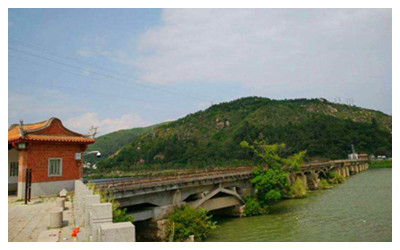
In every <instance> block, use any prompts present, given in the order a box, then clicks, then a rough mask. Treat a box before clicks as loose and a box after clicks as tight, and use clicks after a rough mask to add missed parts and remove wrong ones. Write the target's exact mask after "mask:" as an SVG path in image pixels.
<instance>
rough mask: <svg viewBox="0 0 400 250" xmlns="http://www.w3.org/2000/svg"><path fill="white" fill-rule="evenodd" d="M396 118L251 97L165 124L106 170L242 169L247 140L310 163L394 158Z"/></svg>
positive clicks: (314, 102)
mask: <svg viewBox="0 0 400 250" xmlns="http://www.w3.org/2000/svg"><path fill="white" fill-rule="evenodd" d="M391 130H392V117H391V116H389V115H386V114H384V113H382V112H378V111H374V110H369V109H364V108H359V107H355V106H348V105H343V104H336V103H330V102H328V101H327V100H325V99H295V100H271V99H268V98H260V97H247V98H241V99H238V100H234V101H231V102H227V103H221V104H218V105H213V106H211V107H210V108H208V109H206V110H205V111H199V112H196V113H194V114H190V115H187V116H186V117H184V118H182V119H179V120H177V121H174V122H170V123H168V124H161V125H158V126H157V127H155V128H151V129H150V131H147V132H144V133H142V134H140V135H138V136H137V137H135V138H134V139H133V140H132V141H131V142H130V143H129V145H126V146H125V147H123V148H122V149H121V150H119V152H118V153H116V154H114V155H113V156H111V157H109V158H108V159H103V160H102V161H101V162H100V163H99V165H100V166H101V168H102V169H103V170H106V169H110V170H111V169H113V170H115V169H120V170H131V169H139V168H148V167H150V166H163V167H171V166H174V167H190V166H196V167H201V166H217V165H224V166H226V165H230V166H233V165H240V164H244V163H246V162H248V161H249V160H250V159H251V154H250V153H249V151H248V150H246V149H243V148H241V147H240V146H239V143H240V142H241V141H244V140H246V141H248V142H252V141H254V140H266V141H267V142H269V143H280V142H284V143H286V144H287V146H288V149H289V151H290V152H297V151H301V150H307V157H308V159H309V160H310V159H312V158H319V159H338V158H346V157H347V154H348V153H350V152H351V144H353V145H354V146H355V148H356V150H357V151H358V152H363V153H369V154H370V153H375V152H376V151H379V152H383V153H386V154H391V148H392V137H391Z"/></svg>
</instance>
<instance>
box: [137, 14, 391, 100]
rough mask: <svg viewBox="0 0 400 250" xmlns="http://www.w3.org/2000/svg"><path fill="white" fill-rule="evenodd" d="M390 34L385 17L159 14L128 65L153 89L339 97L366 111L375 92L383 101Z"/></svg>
mask: <svg viewBox="0 0 400 250" xmlns="http://www.w3.org/2000/svg"><path fill="white" fill-rule="evenodd" d="M391 28H392V27H391V10H390V9H302V10H300V9H211V10H210V9H165V10H163V14H162V22H161V25H160V26H158V27H155V28H151V29H150V30H148V31H147V32H146V33H145V34H143V35H142V36H141V37H140V39H139V41H138V43H137V44H138V50H139V52H140V53H141V57H140V59H139V60H137V61H136V62H135V63H134V65H135V67H136V68H138V69H139V70H140V80H141V81H144V82H150V83H156V84H176V83H186V84H188V83H191V82H211V83H212V82H224V83H235V84H238V83H239V84H242V85H245V86H247V87H250V88H251V89H253V91H254V93H256V94H259V95H268V96H270V97H275V98H277V97H278V98H282V97H287V98H290V97H294V96H296V95H300V96H302V97H308V96H323V97H329V98H331V99H333V98H334V97H336V96H341V97H342V98H345V97H350V96H344V95H343V93H345V94H349V95H352V96H353V97H355V99H356V100H361V99H363V101H365V103H368V102H369V100H370V99H371V98H372V97H373V96H374V95H375V94H374V93H376V92H382V89H385V91H386V92H385V95H386V96H387V97H388V98H390V95H391V86H390V87H388V86H387V82H388V79H387V78H390V74H389V73H390V70H391ZM388 72H389V73H388ZM390 81H391V80H390ZM382 82H386V86H385V88H382V84H383V83H382ZM366 85H367V86H368V88H366V87H365V86H366ZM360 89H363V90H364V91H365V92H368V93H367V94H365V92H363V93H362V94H358V92H359V91H360ZM344 90H346V91H344ZM305 93H306V94H305ZM305 95H306V96H305ZM389 101H390V99H389ZM367 106H368V105H367Z"/></svg>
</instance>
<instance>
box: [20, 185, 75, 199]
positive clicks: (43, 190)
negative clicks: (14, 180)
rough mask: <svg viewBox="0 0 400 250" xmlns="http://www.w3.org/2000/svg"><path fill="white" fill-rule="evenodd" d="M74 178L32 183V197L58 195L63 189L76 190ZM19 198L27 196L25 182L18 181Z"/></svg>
mask: <svg viewBox="0 0 400 250" xmlns="http://www.w3.org/2000/svg"><path fill="white" fill-rule="evenodd" d="M74 183H75V181H74V180H69V181H49V182H36V183H32V185H31V197H39V196H43V197H44V196H52V195H58V194H59V193H60V191H61V190H63V189H66V190H67V191H74ZM17 195H18V198H19V199H23V198H24V196H25V182H18V193H17Z"/></svg>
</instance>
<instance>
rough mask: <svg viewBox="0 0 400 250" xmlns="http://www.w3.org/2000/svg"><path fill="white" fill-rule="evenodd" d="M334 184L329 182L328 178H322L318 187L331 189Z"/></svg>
mask: <svg viewBox="0 0 400 250" xmlns="http://www.w3.org/2000/svg"><path fill="white" fill-rule="evenodd" d="M332 187H333V186H332V185H331V184H329V182H328V180H326V179H321V180H320V182H319V183H318V189H330V188H332Z"/></svg>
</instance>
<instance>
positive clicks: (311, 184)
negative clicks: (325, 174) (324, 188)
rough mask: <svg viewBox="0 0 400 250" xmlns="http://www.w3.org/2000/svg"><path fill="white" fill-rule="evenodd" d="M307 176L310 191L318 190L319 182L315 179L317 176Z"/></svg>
mask: <svg viewBox="0 0 400 250" xmlns="http://www.w3.org/2000/svg"><path fill="white" fill-rule="evenodd" d="M305 176H306V180H307V186H308V189H310V190H314V189H318V182H317V180H316V178H315V174H314V173H309V174H305Z"/></svg>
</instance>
